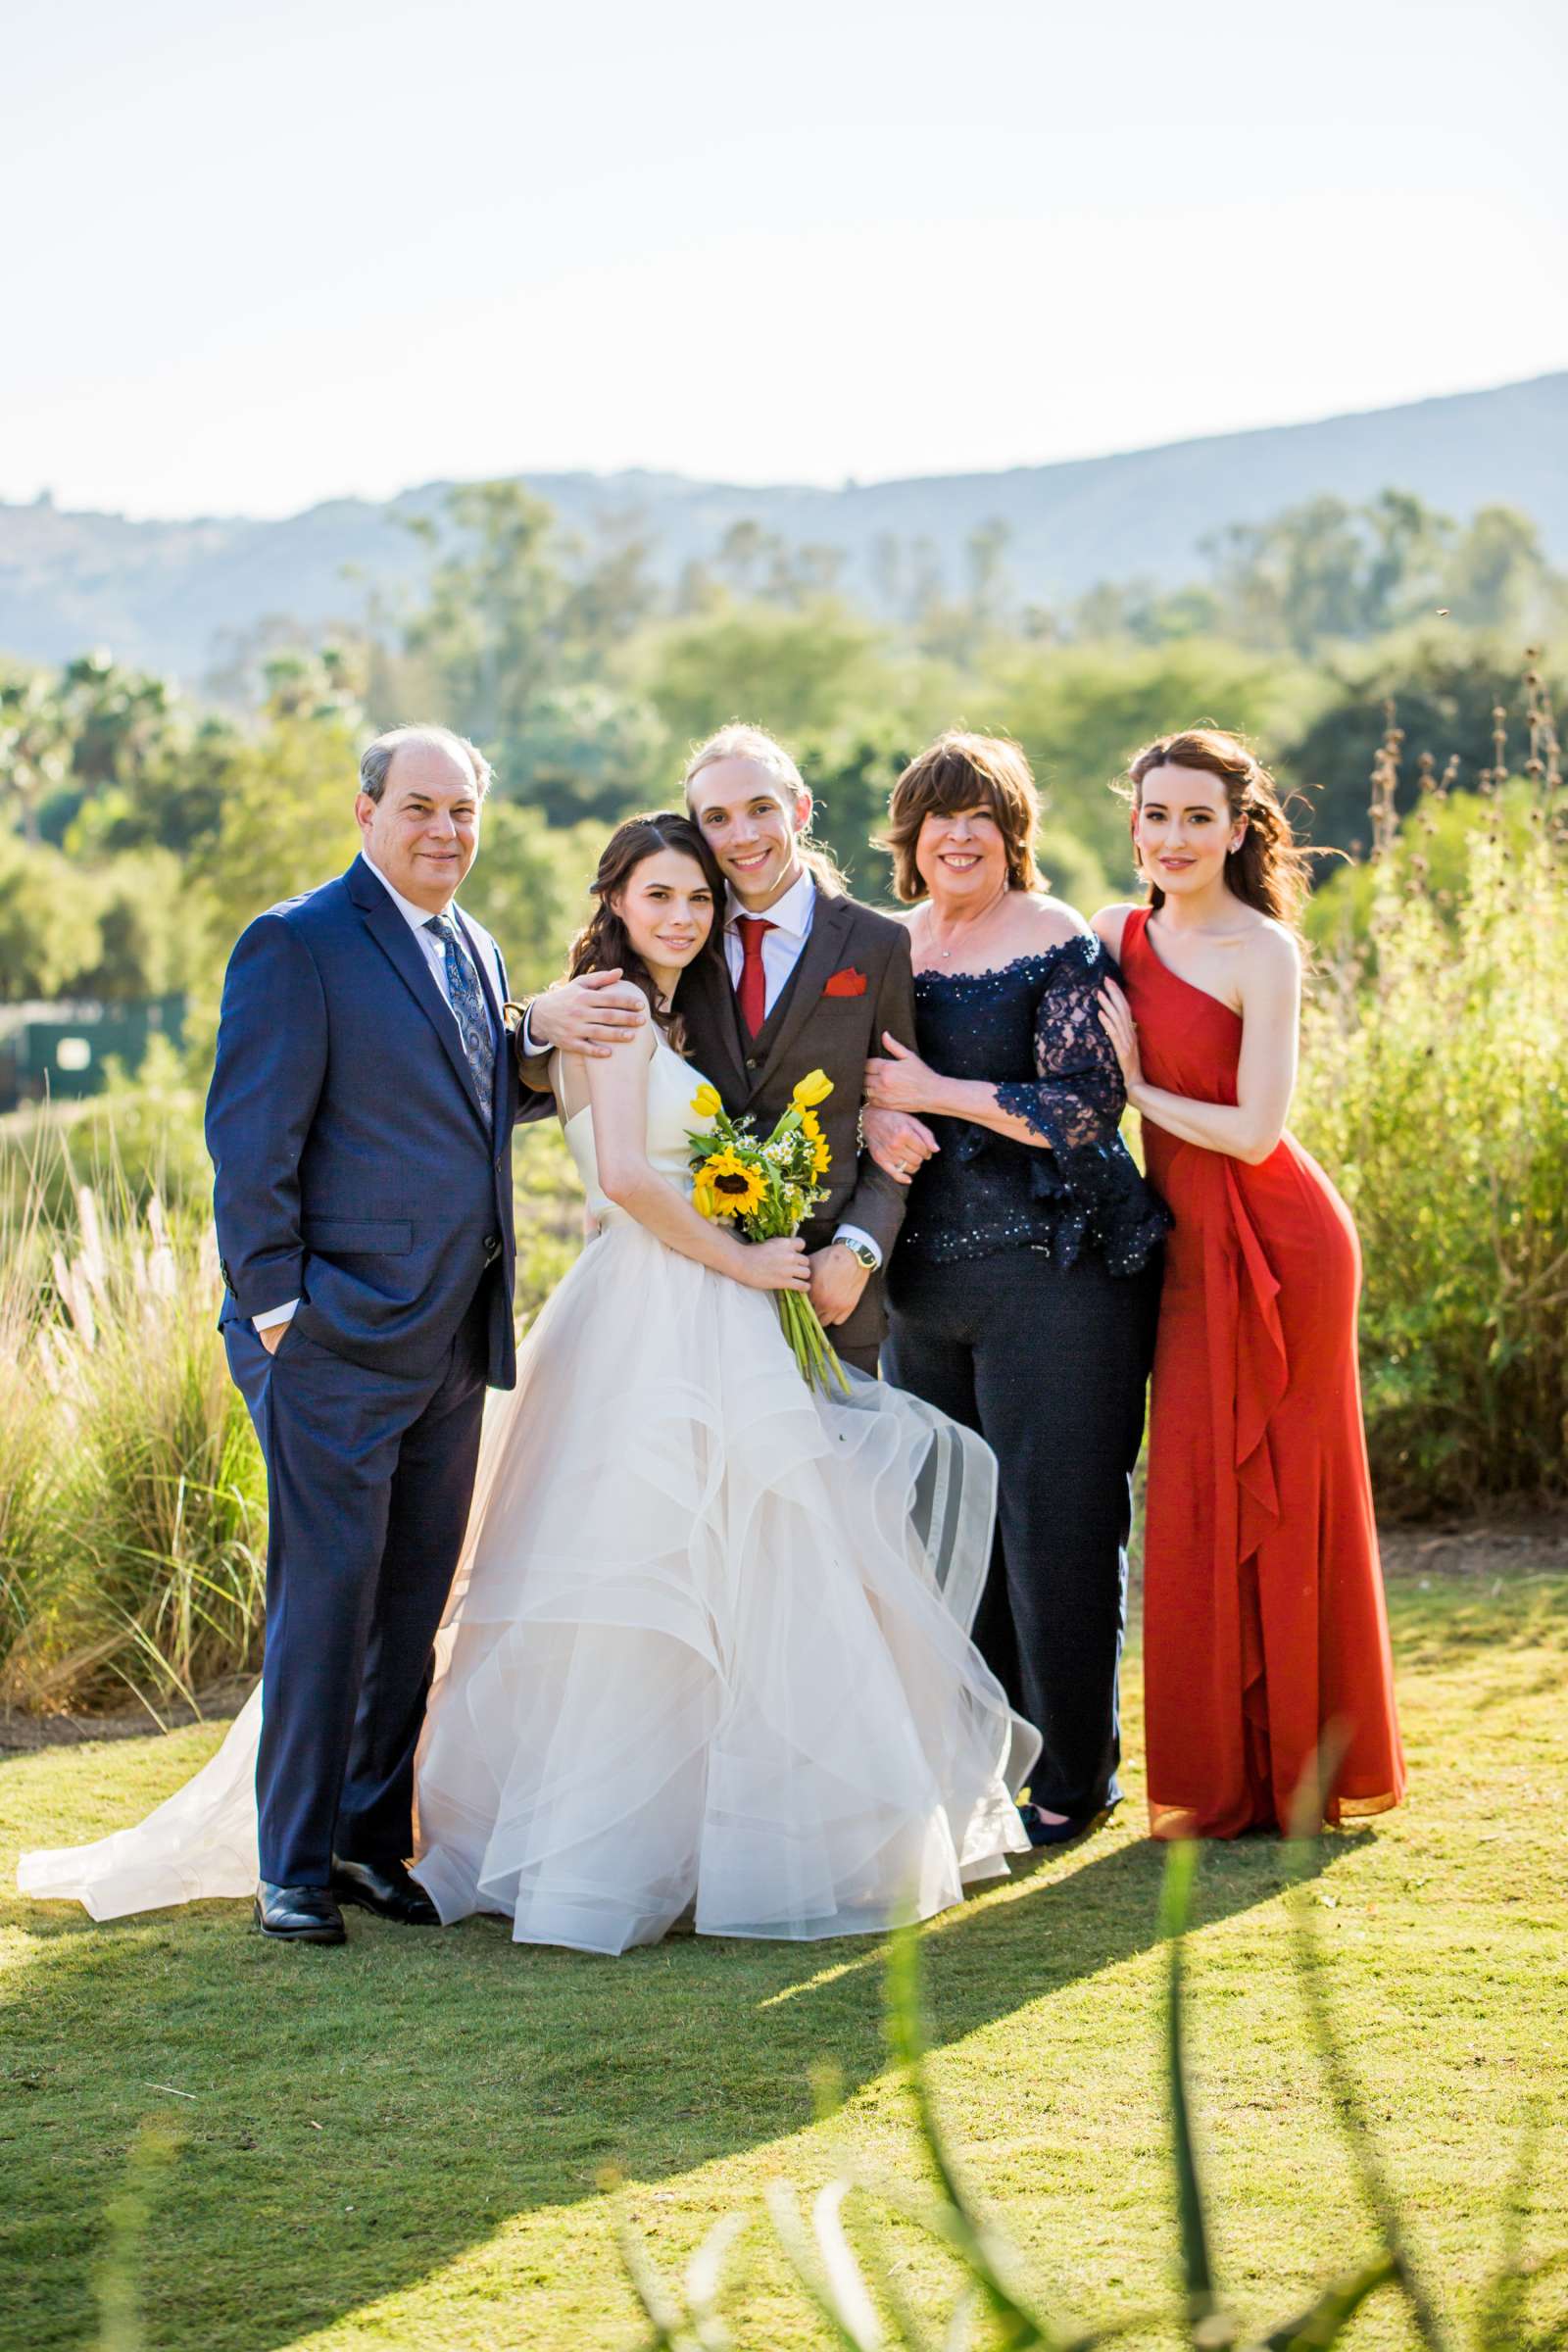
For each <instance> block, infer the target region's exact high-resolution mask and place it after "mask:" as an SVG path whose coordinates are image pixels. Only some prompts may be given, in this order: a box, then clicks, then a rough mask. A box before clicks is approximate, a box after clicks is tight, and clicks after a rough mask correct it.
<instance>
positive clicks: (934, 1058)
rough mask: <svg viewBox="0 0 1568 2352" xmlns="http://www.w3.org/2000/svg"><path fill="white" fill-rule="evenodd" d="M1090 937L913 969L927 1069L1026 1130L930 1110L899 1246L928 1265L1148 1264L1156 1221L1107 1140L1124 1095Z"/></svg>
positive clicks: (1140, 1185)
mask: <svg viewBox="0 0 1568 2352" xmlns="http://www.w3.org/2000/svg"><path fill="white" fill-rule="evenodd" d="M1114 968H1115V967H1114V966H1113V965H1112V964H1111V963H1110V960H1109V958H1108V957H1107V956H1106V955H1105V953H1104V950H1103V948H1102V947H1101V945H1100V942H1099V940H1098V939H1096V938H1095V937H1094V936H1093V934H1092V933H1085V934H1083V935H1081V936H1079V937H1077V938H1074V939H1069V940H1064V941H1062V942H1061V943H1060V944H1059V945H1057V946H1055V947H1052V948H1048V949H1047V950H1046V951H1045V952H1044V953H1043V954H1040V955H1034V956H1014V957H1013V958H1012V960H1011V962H1010V963H1005V964H1001V965H999V966H998V967H997V968H996V969H995V970H992V971H984V972H940V971H925V972H919V973H917V974H916V975H915V983H914V995H915V1027H916V1036H917V1040H918V1043H919V1048H920V1052H921V1054H923V1055H924V1057H925V1059H926V1060H927V1061H928V1062H929V1063H930V1064H931V1067H932V1068H933V1069H934V1070H941V1071H942V1072H943V1073H944V1074H945V1075H947V1076H951V1077H955V1078H972V1079H980V1080H983V1081H984V1082H985V1083H986V1084H988V1085H989V1086H991V1087H993V1088H994V1089H995V1091H996V1100H997V1102H998V1103H1000V1105H1001V1107H1002V1108H1003V1109H1004V1110H1005V1111H1006V1112H1007V1113H1009V1114H1010V1116H1012V1117H1014V1118H1016V1119H1018V1120H1019V1121H1020V1122H1021V1124H1022V1126H1023V1127H1024V1128H1025V1129H1027V1135H1026V1136H1025V1135H1023V1134H1001V1133H999V1132H998V1130H997V1129H996V1128H995V1127H987V1126H983V1125H982V1124H981V1123H980V1121H979V1120H978V1119H956V1118H952V1117H943V1116H940V1115H937V1114H933V1115H932V1118H931V1122H930V1124H931V1128H932V1132H933V1134H934V1135H935V1136H936V1139H937V1142H938V1144H939V1146H940V1150H939V1151H938V1152H937V1155H936V1156H935V1157H934V1158H932V1159H928V1160H927V1161H926V1162H925V1164H924V1166H923V1167H921V1168H920V1169H919V1171H918V1172H917V1173H916V1175H915V1178H914V1182H913V1184H912V1185H911V1186H910V1188H909V1204H908V1213H907V1217H906V1219H905V1225H904V1232H903V1237H902V1239H901V1241H900V1244H899V1248H900V1250H901V1251H902V1252H907V1254H908V1255H909V1256H911V1257H925V1258H929V1259H931V1260H932V1261H934V1262H951V1261H954V1260H956V1259H959V1258H970V1257H986V1256H989V1255H992V1254H994V1253H995V1252H996V1251H998V1250H1017V1249H1027V1250H1048V1251H1049V1252H1050V1253H1051V1255H1052V1256H1053V1257H1054V1259H1056V1261H1057V1262H1058V1263H1059V1264H1061V1265H1064V1266H1067V1265H1071V1264H1072V1263H1073V1262H1074V1260H1075V1259H1076V1258H1077V1257H1078V1255H1079V1253H1080V1252H1081V1251H1082V1250H1085V1249H1087V1248H1093V1249H1096V1250H1101V1251H1102V1252H1103V1257H1104V1260H1105V1263H1106V1265H1107V1266H1108V1267H1109V1269H1110V1271H1111V1272H1112V1273H1114V1274H1136V1273H1138V1272H1139V1271H1140V1270H1141V1268H1142V1267H1143V1266H1144V1265H1146V1264H1147V1263H1148V1260H1149V1258H1150V1255H1151V1253H1152V1250H1154V1249H1155V1248H1156V1246H1157V1245H1158V1243H1159V1241H1160V1239H1161V1237H1162V1235H1163V1234H1164V1232H1165V1229H1166V1226H1167V1224H1168V1222H1169V1220H1168V1218H1167V1217H1166V1215H1165V1211H1164V1210H1163V1208H1161V1206H1160V1204H1159V1202H1158V1201H1156V1200H1155V1198H1154V1196H1153V1194H1152V1192H1151V1191H1150V1190H1149V1187H1148V1186H1147V1185H1146V1184H1145V1182H1144V1179H1143V1178H1142V1176H1141V1175H1140V1174H1139V1172H1138V1167H1137V1164H1136V1162H1135V1161H1134V1159H1133V1158H1132V1155H1131V1153H1130V1152H1128V1150H1127V1147H1126V1145H1125V1144H1124V1143H1123V1142H1122V1140H1121V1137H1120V1135H1119V1133H1118V1132H1117V1122H1118V1121H1119V1119H1120V1117H1121V1114H1122V1109H1123V1106H1124V1099H1125V1097H1124V1089H1123V1086H1122V1081H1121V1071H1120V1069H1119V1068H1118V1066H1117V1063H1116V1056H1115V1054H1113V1053H1112V1051H1111V1045H1110V1040H1109V1038H1108V1037H1107V1036H1106V1035H1105V1032H1104V1030H1103V1028H1102V1027H1101V1024H1100V1009H1099V995H1100V986H1101V982H1102V981H1103V978H1104V976H1105V974H1106V973H1107V971H1113V970H1114Z"/></svg>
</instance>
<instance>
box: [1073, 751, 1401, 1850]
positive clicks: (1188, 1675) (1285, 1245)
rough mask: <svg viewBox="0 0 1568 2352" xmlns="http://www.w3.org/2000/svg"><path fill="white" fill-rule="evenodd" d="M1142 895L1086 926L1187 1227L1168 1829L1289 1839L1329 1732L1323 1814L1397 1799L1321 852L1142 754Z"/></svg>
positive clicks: (1174, 1384)
mask: <svg viewBox="0 0 1568 2352" xmlns="http://www.w3.org/2000/svg"><path fill="white" fill-rule="evenodd" d="M1129 772H1130V776H1131V780H1132V789H1133V810H1132V835H1133V845H1134V849H1135V852H1136V855H1137V858H1138V861H1139V864H1140V866H1141V867H1142V869H1143V871H1144V872H1145V874H1146V875H1147V876H1148V878H1149V883H1150V892H1149V903H1148V905H1147V906H1143V907H1106V908H1105V909H1104V911H1103V913H1101V914H1100V915H1098V916H1097V917H1096V920H1095V929H1096V930H1097V932H1098V933H1099V934H1100V937H1101V938H1102V940H1103V942H1104V945H1105V946H1106V948H1107V949H1108V950H1109V951H1110V953H1111V955H1112V956H1115V957H1116V959H1117V961H1118V963H1119V964H1120V966H1121V971H1122V975H1123V982H1124V987H1125V993H1123V989H1121V988H1118V987H1117V986H1116V985H1115V983H1114V982H1113V981H1112V982H1107V984H1106V986H1105V988H1104V990H1103V996H1102V1006H1103V1010H1102V1018H1103V1022H1104V1026H1105V1029H1106V1032H1107V1034H1108V1035H1109V1037H1110V1040H1111V1043H1112V1044H1113V1045H1114V1047H1115V1049H1116V1054H1117V1058H1118V1059H1119V1061H1120V1063H1121V1066H1122V1071H1123V1074H1124V1076H1125V1078H1126V1082H1127V1100H1128V1102H1129V1103H1132V1104H1133V1105H1134V1107H1135V1108H1136V1109H1137V1110H1138V1111H1139V1112H1140V1114H1141V1116H1142V1118H1143V1125H1144V1142H1145V1149H1146V1152H1147V1155H1148V1161H1149V1173H1150V1177H1151V1180H1152V1183H1153V1185H1154V1186H1155V1188H1156V1190H1157V1191H1158V1192H1159V1193H1160V1194H1161V1196H1162V1197H1163V1199H1164V1200H1165V1201H1166V1202H1167V1204H1168V1205H1169V1207H1170V1209H1171V1212H1172V1214H1173V1216H1174V1218H1175V1226H1174V1230H1173V1232H1172V1234H1171V1236H1170V1239H1169V1241H1168V1242H1167V1244H1166V1265H1165V1287H1164V1294H1163V1298H1162V1300H1161V1305H1160V1318H1159V1336H1158V1341H1157V1344H1156V1348H1155V1356H1154V1378H1153V1397H1152V1416H1151V1424H1150V1439H1149V1501H1148V1513H1147V1518H1146V1525H1145V1543H1144V1675H1145V1690H1146V1700H1145V1704H1146V1711H1147V1745H1148V1755H1149V1804H1150V1823H1151V1828H1152V1832H1153V1835H1154V1836H1155V1837H1156V1838H1187V1837H1199V1838H1235V1837H1239V1836H1240V1835H1242V1833H1244V1832H1245V1831H1248V1830H1256V1829H1265V1830H1272V1829H1283V1828H1285V1827H1286V1826H1288V1824H1289V1822H1290V1820H1291V1814H1292V1806H1293V1802H1294V1799H1295V1795H1296V1791H1297V1788H1298V1786H1299V1783H1300V1782H1301V1781H1302V1779H1303V1778H1304V1776H1305V1775H1306V1774H1307V1773H1308V1772H1309V1771H1310V1770H1311V1769H1312V1766H1313V1759H1314V1756H1315V1754H1316V1752H1317V1750H1318V1747H1319V1744H1320V1742H1321V1743H1322V1745H1323V1748H1324V1751H1325V1756H1326V1757H1327V1756H1335V1755H1337V1757H1338V1764H1337V1767H1336V1769H1335V1772H1334V1777H1333V1781H1332V1784H1331V1786H1330V1787H1329V1788H1328V1789H1326V1790H1325V1792H1324V1811H1325V1814H1326V1817H1327V1819H1329V1820H1330V1821H1338V1820H1340V1819H1341V1818H1342V1817H1343V1816H1345V1815H1348V1814H1360V1813H1379V1812H1382V1811H1384V1810H1385V1809H1386V1808H1387V1807H1388V1806H1390V1805H1394V1804H1397V1802H1398V1800H1399V1798H1400V1796H1401V1795H1402V1793H1403V1790H1404V1758H1403V1755H1402V1753H1401V1750H1400V1746H1399V1732H1398V1724H1397V1718H1396V1715H1395V1705H1394V1674H1393V1664H1392V1660H1391V1657H1390V1652H1389V1629H1388V1620H1387V1616H1386V1614H1385V1610H1384V1603H1383V1583H1382V1576H1381V1573H1380V1570H1379V1565H1378V1550H1377V1530H1376V1526H1375V1524H1374V1521H1373V1516H1372V1491H1371V1483H1370V1479H1369V1477H1368V1472H1367V1456H1366V1436H1365V1431H1364V1429H1363V1426H1362V1421H1361V1395H1360V1382H1359V1377H1358V1374H1357V1368H1356V1328H1355V1323H1356V1300H1357V1296H1358V1293H1359V1290H1360V1277H1361V1258H1360V1250H1359V1248H1358V1246H1357V1242H1356V1236H1355V1227H1354V1225H1353V1224H1352V1223H1351V1221H1350V1213H1349V1210H1348V1208H1347V1207H1346V1205H1345V1203H1344V1201H1342V1200H1341V1199H1340V1197H1339V1194H1338V1193H1337V1192H1336V1191H1335V1189H1334V1187H1333V1185H1332V1184H1331V1183H1330V1182H1329V1180H1328V1178H1327V1177H1326V1176H1325V1175H1324V1173H1323V1171H1322V1169H1321V1168H1320V1167H1319V1166H1318V1165H1317V1163H1316V1161H1315V1160H1313V1159H1312V1158H1311V1157H1310V1156H1309V1155H1308V1154H1307V1153H1306V1152H1303V1151H1302V1149H1301V1147H1300V1145H1299V1144H1298V1143H1297V1142H1296V1141H1295V1139H1294V1138H1293V1137H1292V1136H1291V1135H1289V1134H1288V1133H1287V1132H1286V1127H1285V1119H1286V1113H1287V1112H1288V1110H1289V1108H1290V1103H1291V1094H1292V1090H1293V1088H1294V1086H1295V1083H1296V1059H1297V1023H1298V1012H1299V998H1300V971H1301V955H1300V949H1299V944H1298V936H1297V929H1296V918H1297V914H1298V911H1299V906H1300V901H1301V897H1302V888H1303V880H1302V877H1303V860H1302V856H1301V852H1300V851H1299V849H1298V848H1297V847H1296V844H1295V843H1294V841H1293V839H1292V835H1291V828H1290V825H1289V823H1288V821H1287V819H1286V816H1285V813H1284V811H1283V809H1281V807H1280V803H1279V800H1278V797H1277V795H1276V793H1275V790H1274V786H1273V783H1272V780H1271V779H1270V777H1269V776H1268V774H1267V773H1266V771H1265V770H1264V769H1263V768H1262V767H1260V766H1259V765H1258V763H1257V761H1256V760H1254V759H1253V758H1252V755H1251V754H1250V752H1249V751H1248V749H1247V748H1246V746H1245V744H1243V743H1241V742H1239V741H1238V740H1237V739H1236V738H1235V737H1234V736H1230V735H1225V734H1221V733H1219V732H1218V731H1217V730H1213V729H1209V728H1196V729H1193V730H1191V731H1189V732H1187V733H1185V734H1180V735H1168V736H1165V737H1164V738H1162V739H1161V740H1160V741H1159V742H1157V743H1152V744H1150V745H1149V746H1148V747H1147V748H1146V749H1145V750H1144V751H1142V752H1140V753H1139V755H1138V757H1137V759H1136V760H1134V761H1133V763H1132V766H1131V769H1130V771H1129Z"/></svg>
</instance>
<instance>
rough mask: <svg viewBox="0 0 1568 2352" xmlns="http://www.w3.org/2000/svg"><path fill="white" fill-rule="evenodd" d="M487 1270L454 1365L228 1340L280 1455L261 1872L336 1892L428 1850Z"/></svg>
mask: <svg viewBox="0 0 1568 2352" xmlns="http://www.w3.org/2000/svg"><path fill="white" fill-rule="evenodd" d="M494 1280H495V1277H494V1275H493V1274H486V1275H485V1276H484V1277H483V1279H482V1280H481V1282H480V1284H479V1287H478V1289H477V1291H476V1292H475V1294H474V1298H473V1300H472V1302H471V1303H470V1305H469V1307H468V1310H467V1312H466V1315H465V1316H464V1318H463V1320H462V1322H461V1323H460V1325H459V1329H458V1334H457V1337H456V1339H455V1340H454V1342H453V1344H452V1347H451V1348H450V1350H449V1351H448V1354H447V1357H446V1360H445V1361H444V1363H442V1364H441V1365H439V1366H438V1367H437V1368H436V1369H435V1370H434V1371H433V1372H431V1373H428V1374H425V1375H423V1376H420V1377H414V1376H412V1375H409V1374H399V1373H390V1372H371V1371H367V1370H366V1369H364V1368H363V1367H362V1366H361V1365H358V1364H351V1363H349V1362H348V1361H347V1360H346V1359H345V1358H344V1357H342V1356H339V1355H335V1354H334V1353H333V1352H332V1350H331V1349H330V1348H324V1347H322V1346H321V1345H320V1344H319V1342H318V1341H316V1340H313V1339H312V1338H310V1336H309V1335H308V1334H307V1333H306V1332H304V1331H301V1330H300V1329H299V1328H298V1327H297V1326H296V1325H294V1324H290V1325H289V1327H288V1328H287V1329H286V1330H285V1332H284V1335H283V1338H282V1341H281V1342H280V1344H279V1346H278V1348H277V1350H276V1353H275V1354H273V1355H269V1353H268V1351H267V1349H266V1348H264V1347H263V1345H262V1343H261V1341H260V1340H259V1339H258V1337H257V1336H256V1330H255V1327H254V1325H253V1324H252V1323H251V1322H250V1321H249V1319H248V1318H247V1319H236V1320H235V1321H233V1322H230V1323H229V1324H228V1325H227V1327H226V1329H225V1332H224V1338H225V1340H226V1342H227V1346H228V1361H229V1369H230V1371H231V1372H232V1374H233V1377H234V1381H235V1384H236V1385H237V1387H238V1388H239V1390H240V1392H241V1394H242V1395H243V1397H244V1398H245V1402H246V1404H247V1406H248V1407H249V1409H250V1414H251V1418H252V1420H253V1421H254V1422H255V1424H256V1432H257V1436H258V1437H259V1438H260V1440H261V1445H262V1451H263V1454H264V1455H265V1457H266V1461H267V1499H268V1509H269V1513H270V1527H269V1535H268V1550H267V1649H266V1657H265V1661H264V1665H263V1670H262V1686H263V1695H262V1740H261V1751H260V1755H259V1757H258V1761H257V1773H256V1796H257V1811H258V1821H259V1831H260V1841H261V1875H262V1877H263V1878H264V1879H269V1880H270V1881H272V1882H273V1883H274V1884H275V1885H278V1886H284V1887H324V1886H326V1885H327V1883H328V1881H329V1878H330V1875H331V1862H332V1855H333V1853H334V1852H336V1853H338V1854H341V1855H344V1856H347V1857H349V1858H351V1859H353V1860H356V1861H363V1862H378V1863H384V1862H391V1861H402V1860H406V1859H407V1857H408V1856H409V1855H410V1854H411V1853H412V1851H413V1841H414V1826H413V1807H414V1753H415V1749H416V1747H417V1743H418V1738H419V1729H420V1725H421V1723H422V1722H423V1719H424V1701H425V1693H426V1691H427V1689H428V1686H429V1680H430V1663H431V1649H432V1644H433V1642H434V1640H435V1634H436V1629H437V1627H438V1626H439V1624H440V1622H441V1617H442V1613H443V1611H444V1609H445V1606H446V1601H447V1595H448V1593H449V1592H450V1591H451V1587H452V1579H453V1574H454V1571H455V1569H456V1567H457V1562H458V1554H459V1552H460V1550H461V1548H462V1544H463V1537H464V1532H465V1530H466V1525H467V1516H468V1504H469V1500H470V1497H471V1495H472V1492H473V1479H474V1471H475V1467H476V1465H477V1461H478V1454H479V1428H480V1421H481V1418H482V1416H483V1411H484V1396H485V1366H486V1360H487V1350H488V1323H489V1307H490V1296H489V1294H490V1290H491V1287H492V1284H493V1282H494Z"/></svg>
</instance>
